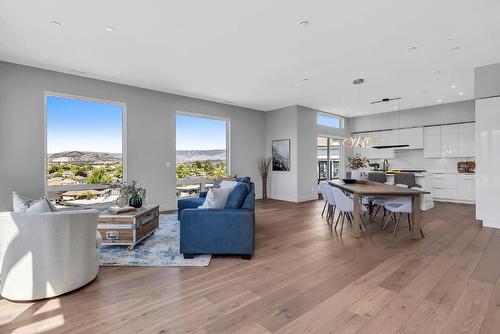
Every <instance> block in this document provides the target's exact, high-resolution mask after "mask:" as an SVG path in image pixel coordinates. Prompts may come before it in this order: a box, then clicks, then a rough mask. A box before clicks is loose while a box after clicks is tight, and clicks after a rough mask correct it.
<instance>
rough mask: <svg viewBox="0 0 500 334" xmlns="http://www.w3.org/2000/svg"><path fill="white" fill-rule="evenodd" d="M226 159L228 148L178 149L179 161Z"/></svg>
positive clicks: (177, 159)
mask: <svg viewBox="0 0 500 334" xmlns="http://www.w3.org/2000/svg"><path fill="white" fill-rule="evenodd" d="M207 160H210V161H217V160H226V150H191V151H187V150H181V151H176V161H177V163H183V162H192V161H207Z"/></svg>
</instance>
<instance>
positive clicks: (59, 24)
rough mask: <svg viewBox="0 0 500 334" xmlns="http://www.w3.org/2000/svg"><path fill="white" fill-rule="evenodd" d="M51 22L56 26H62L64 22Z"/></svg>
mask: <svg viewBox="0 0 500 334" xmlns="http://www.w3.org/2000/svg"><path fill="white" fill-rule="evenodd" d="M50 23H51V24H52V25H53V26H55V27H60V26H62V23H61V22H59V21H51V22H50Z"/></svg>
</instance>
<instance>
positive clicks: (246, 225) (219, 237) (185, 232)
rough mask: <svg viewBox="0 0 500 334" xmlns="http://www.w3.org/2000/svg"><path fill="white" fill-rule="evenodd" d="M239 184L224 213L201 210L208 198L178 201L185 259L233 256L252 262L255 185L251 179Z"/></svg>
mask: <svg viewBox="0 0 500 334" xmlns="http://www.w3.org/2000/svg"><path fill="white" fill-rule="evenodd" d="M237 181H238V185H237V186H236V187H235V188H234V189H233V191H231V193H230V195H229V198H228V201H227V204H226V208H224V209H198V206H200V205H202V204H203V201H204V200H205V199H204V197H200V198H187V199H181V200H179V201H178V208H179V220H180V230H181V231H180V251H181V253H182V254H183V256H184V258H193V257H194V255H196V254H231V255H240V256H241V257H242V258H243V259H248V260H249V259H251V257H252V255H253V252H254V243H255V230H254V229H255V191H254V184H253V183H252V182H250V178H248V177H245V178H238V179H237ZM202 196H203V195H202ZM205 196H206V195H205Z"/></svg>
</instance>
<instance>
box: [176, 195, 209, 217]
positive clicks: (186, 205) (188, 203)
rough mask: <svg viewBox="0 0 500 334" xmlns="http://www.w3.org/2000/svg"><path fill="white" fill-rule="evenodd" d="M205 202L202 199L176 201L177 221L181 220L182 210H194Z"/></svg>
mask: <svg viewBox="0 0 500 334" xmlns="http://www.w3.org/2000/svg"><path fill="white" fill-rule="evenodd" d="M203 202H205V198H204V197H190V198H183V199H180V200H178V201H177V219H178V220H181V212H182V211H183V210H184V209H196V208H198V207H199V206H200V205H203Z"/></svg>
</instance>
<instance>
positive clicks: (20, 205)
mask: <svg viewBox="0 0 500 334" xmlns="http://www.w3.org/2000/svg"><path fill="white" fill-rule="evenodd" d="M34 201H35V200H34V199H32V198H28V197H26V196H22V195H19V194H18V193H16V192H15V191H13V192H12V206H13V207H14V212H24V211H26V209H28V208H29V207H30V205H31V204H32V203H33V202H34Z"/></svg>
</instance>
